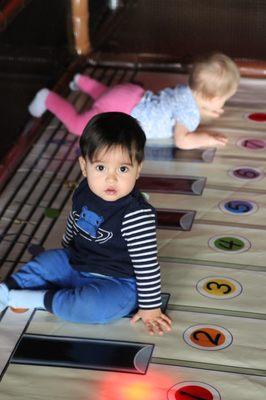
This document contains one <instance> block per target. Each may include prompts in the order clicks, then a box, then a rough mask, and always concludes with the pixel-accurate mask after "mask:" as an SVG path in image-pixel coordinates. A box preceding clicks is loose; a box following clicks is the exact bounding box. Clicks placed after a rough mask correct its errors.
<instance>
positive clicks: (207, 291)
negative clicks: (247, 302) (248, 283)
mask: <svg viewBox="0 0 266 400" xmlns="http://www.w3.org/2000/svg"><path fill="white" fill-rule="evenodd" d="M196 289H197V291H198V292H199V293H200V294H202V295H203V296H205V297H210V298H212V299H218V300H224V299H232V298H233V297H237V296H239V295H240V294H241V293H242V291H243V288H242V286H241V284H240V283H239V282H237V281H236V280H234V279H232V278H227V277H224V276H208V277H207V278H203V279H201V280H200V281H199V282H198V283H197V286H196Z"/></svg>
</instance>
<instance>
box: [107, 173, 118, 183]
mask: <svg viewBox="0 0 266 400" xmlns="http://www.w3.org/2000/svg"><path fill="white" fill-rule="evenodd" d="M106 179H107V181H109V182H110V181H115V180H116V179H117V176H116V173H115V171H110V172H109V173H108V174H107V177H106Z"/></svg>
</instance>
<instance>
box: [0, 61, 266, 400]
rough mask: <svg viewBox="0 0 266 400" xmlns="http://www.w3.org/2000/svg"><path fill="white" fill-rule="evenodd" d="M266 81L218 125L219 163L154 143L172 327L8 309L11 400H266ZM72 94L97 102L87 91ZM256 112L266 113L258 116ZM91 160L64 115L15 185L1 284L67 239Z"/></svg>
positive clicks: (151, 82) (8, 192) (5, 384)
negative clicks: (82, 164) (151, 329)
mask: <svg viewBox="0 0 266 400" xmlns="http://www.w3.org/2000/svg"><path fill="white" fill-rule="evenodd" d="M87 73H90V74H92V75H93V76H94V77H96V78H98V79H101V80H102V81H103V82H105V83H107V84H115V83H117V82H121V81H130V80H132V79H133V78H134V79H138V80H141V81H142V82H143V83H144V85H145V87H147V88H150V89H160V88H162V87H163V86H165V85H166V84H171V85H173V84H174V83H175V82H177V81H178V82H184V81H185V79H186V77H185V76H177V75H176V74H165V73H154V72H149V71H141V70H138V71H137V72H136V70H135V69H134V70H131V69H130V68H126V69H121V68H120V69H115V68H107V67H106V68H105V67H89V68H88V70H87ZM265 85H266V83H265V81H264V80H260V81H254V80H252V79H246V80H244V79H243V80H241V85H240V88H239V91H238V93H237V94H236V95H235V96H234V98H233V99H232V100H231V101H230V102H229V104H228V105H227V107H226V110H225V113H224V115H223V116H222V117H221V118H220V120H219V121H215V122H213V123H210V124H208V126H206V129H208V130H215V129H217V130H219V131H222V132H224V133H225V134H227V135H228V136H229V138H230V139H229V144H228V145H227V146H226V147H225V148H222V149H216V152H215V151H213V152H212V153H211V156H210V157H209V156H208V157H207V159H204V158H203V157H202V155H200V153H199V152H196V153H195V152H194V153H190V152H188V153H187V154H188V155H187V156H186V155H185V156H184V157H185V158H184V157H183V156H182V155H181V156H180V158H178V157H179V156H178V153H176V152H174V149H173V147H172V143H171V142H169V141H168V142H166V141H158V142H156V143H154V141H151V142H149V143H148V146H149V154H147V160H146V161H145V163H144V168H143V175H142V178H141V180H140V187H141V190H142V191H143V192H145V195H146V196H147V197H148V198H149V201H150V202H151V203H152V204H153V205H154V206H155V207H156V208H157V210H158V213H159V214H160V218H159V220H160V221H161V222H160V225H159V227H158V233H157V236H158V248H159V258H160V264H161V271H162V288H163V293H164V294H165V296H167V294H169V295H170V297H169V299H168V298H167V301H166V303H165V305H166V307H167V309H166V312H167V314H168V315H169V316H170V317H171V319H172V321H173V322H172V323H173V329H172V331H171V332H170V333H168V334H165V335H164V336H162V337H159V336H149V335H148V333H147V332H146V331H145V329H144V326H143V325H142V324H141V323H138V324H136V325H134V326H131V325H130V323H129V318H123V319H121V320H119V321H116V322H114V323H112V324H109V325H108V326H107V325H103V326H101V325H81V324H71V323H67V322H64V321H61V320H58V319H57V318H56V317H55V316H53V315H52V314H49V313H48V312H46V311H42V310H35V311H27V312H20V313H18V312H14V310H11V309H7V310H5V311H4V312H3V313H2V316H1V320H0V343H1V344H0V348H1V361H0V373H1V377H2V380H1V382H0V393H1V400H11V399H14V398H19V399H22V400H24V399H25V400H26V399H37V398H38V399H39V400H45V399H47V398H55V399H64V400H74V399H75V400H85V399H86V400H92V399H96V398H97V399H101V400H140V399H141V400H143V399H145V400H163V399H165V400H191V399H196V400H232V399H234V400H250V399H251V398H252V399H256V400H264V399H265V392H266V358H265V354H264V353H265V330H266V322H265V317H266V314H265V300H266V292H265V285H266V266H265V265H266V263H265V259H266V248H265V242H266V233H265V227H266V223H265V217H266V206H265V204H266V185H265V180H266V178H265V169H266V152H265V151H266V150H265V146H264V144H265V143H266V132H265V121H263V116H262V115H261V114H263V112H265V103H266V101H265V98H264V97H263V95H262V93H263V90H264V88H265ZM69 100H70V101H72V102H73V103H75V104H76V106H77V108H78V109H82V108H83V107H89V106H90V101H89V100H88V99H87V98H86V96H84V95H83V94H80V93H78V92H75V93H71V95H70V96H69ZM249 112H251V113H253V114H255V113H256V114H260V115H259V116H257V117H256V118H257V119H260V121H252V120H248V119H245V118H246V117H243V116H246V115H247V113H249ZM78 154H79V152H78V140H77V138H76V137H74V136H73V135H71V134H69V133H68V132H67V131H66V129H65V128H64V127H63V126H62V125H61V124H60V123H59V122H58V121H57V120H56V118H53V120H52V121H51V123H50V124H49V125H48V126H47V127H46V128H45V129H44V131H43V134H42V136H41V137H40V138H39V139H38V141H37V142H36V143H35V144H34V146H33V148H32V149H31V151H30V152H29V153H28V154H27V155H25V158H24V161H23V162H22V164H21V165H20V167H19V168H18V170H17V171H16V173H15V174H14V176H13V178H12V179H11V180H10V182H9V184H8V185H7V186H6V188H5V190H4V191H3V193H2V196H1V231H0V235H1V236H0V238H1V241H0V254H1V269H0V273H1V278H2V279H3V278H5V277H6V276H8V275H10V273H12V271H15V270H17V269H18V268H19V267H20V266H21V265H22V264H23V263H25V262H27V261H28V260H29V259H30V258H31V257H32V256H34V255H36V254H38V253H39V252H41V251H43V250H45V249H49V248H52V247H58V246H60V241H61V236H62V234H63V232H64V229H65V222H66V217H67V215H68V210H69V207H70V204H71V194H72V191H73V189H74V187H75V186H76V185H77V183H78V182H79V180H80V178H81V175H80V171H79V167H78V164H77V157H78ZM179 154H180V153H179ZM182 218H183V220H182ZM184 219H185V223H183V224H182V221H184ZM17 311H18V310H17ZM20 311H23V310H20Z"/></svg>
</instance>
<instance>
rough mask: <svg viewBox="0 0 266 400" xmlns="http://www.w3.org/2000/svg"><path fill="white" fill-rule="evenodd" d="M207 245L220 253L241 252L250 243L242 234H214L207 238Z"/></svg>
mask: <svg viewBox="0 0 266 400" xmlns="http://www.w3.org/2000/svg"><path fill="white" fill-rule="evenodd" d="M209 246H210V248H211V249H213V250H216V251H219V252H221V253H243V252H244V251H247V250H249V249H250V247H251V244H250V242H249V241H248V240H247V239H246V238H244V237H242V236H214V237H212V238H211V239H210V240H209Z"/></svg>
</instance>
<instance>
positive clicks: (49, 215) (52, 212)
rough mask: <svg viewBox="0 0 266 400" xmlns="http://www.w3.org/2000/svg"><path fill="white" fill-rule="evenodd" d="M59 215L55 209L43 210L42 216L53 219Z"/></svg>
mask: <svg viewBox="0 0 266 400" xmlns="http://www.w3.org/2000/svg"><path fill="white" fill-rule="evenodd" d="M59 214H60V212H59V210H57V209H56V208H46V209H45V210H44V215H45V216H46V217H47V218H51V219H55V218H58V217H59Z"/></svg>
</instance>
